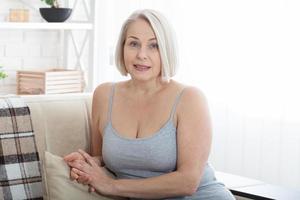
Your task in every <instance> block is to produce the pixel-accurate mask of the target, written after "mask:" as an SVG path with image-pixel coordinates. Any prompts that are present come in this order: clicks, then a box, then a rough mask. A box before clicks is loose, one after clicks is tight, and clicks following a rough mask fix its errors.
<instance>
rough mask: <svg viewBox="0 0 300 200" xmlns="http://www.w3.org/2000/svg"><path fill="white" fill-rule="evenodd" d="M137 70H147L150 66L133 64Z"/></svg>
mask: <svg viewBox="0 0 300 200" xmlns="http://www.w3.org/2000/svg"><path fill="white" fill-rule="evenodd" d="M133 66H134V68H135V69H136V70H137V71H147V70H148V69H150V68H151V67H150V66H148V65H133Z"/></svg>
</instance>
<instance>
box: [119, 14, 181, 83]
mask: <svg viewBox="0 0 300 200" xmlns="http://www.w3.org/2000/svg"><path fill="white" fill-rule="evenodd" d="M137 19H144V20H146V21H147V22H148V23H149V24H150V26H151V27H152V29H153V31H154V34H155V36H156V39H157V42H158V47H159V53H160V58H161V63H162V72H161V77H162V80H164V81H169V80H170V78H171V77H173V76H174V75H175V74H176V71H177V68H178V57H177V43H176V39H175V35H174V31H173V29H172V27H171V25H170V24H169V22H168V20H167V19H166V18H165V17H164V16H163V15H162V14H161V13H159V12H157V11H155V10H149V9H145V10H138V11H135V12H134V13H132V14H131V15H130V16H129V17H128V19H127V20H126V21H125V22H124V24H123V26H122V28H121V32H120V35H119V39H118V42H117V46H116V51H115V63H116V66H117V68H118V70H119V71H120V73H121V74H122V75H124V76H127V74H128V73H127V70H126V67H125V63H124V44H125V40H126V34H127V30H128V27H129V25H130V24H131V23H132V22H134V21H136V20H137Z"/></svg>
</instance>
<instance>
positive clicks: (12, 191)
mask: <svg viewBox="0 0 300 200" xmlns="http://www.w3.org/2000/svg"><path fill="white" fill-rule="evenodd" d="M0 199H13V200H14V199H43V193H42V177H41V169H40V162H39V156H38V152H37V148H36V143H35V137H34V134H33V129H32V122H31V117H30V110H29V108H28V106H26V105H25V103H24V102H23V101H22V99H21V98H19V97H11V98H0Z"/></svg>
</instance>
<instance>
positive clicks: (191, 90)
mask: <svg viewBox="0 0 300 200" xmlns="http://www.w3.org/2000/svg"><path fill="white" fill-rule="evenodd" d="M173 84H174V85H175V86H176V87H177V88H178V89H177V90H179V91H180V92H181V93H182V97H181V98H182V99H183V100H190V98H200V99H201V98H204V99H205V95H204V92H203V91H202V90H201V89H200V88H198V87H195V86H191V85H185V84H182V83H179V82H176V81H173Z"/></svg>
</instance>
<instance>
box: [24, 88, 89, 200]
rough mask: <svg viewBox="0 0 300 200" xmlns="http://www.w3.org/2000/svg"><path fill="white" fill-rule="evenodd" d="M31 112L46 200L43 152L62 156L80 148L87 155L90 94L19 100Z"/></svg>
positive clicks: (38, 96)
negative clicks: (22, 101) (23, 102)
mask: <svg viewBox="0 0 300 200" xmlns="http://www.w3.org/2000/svg"><path fill="white" fill-rule="evenodd" d="M22 98H23V99H24V101H25V103H26V104H27V105H28V106H29V108H30V111H31V119H32V125H33V129H34V133H35V137H36V143H37V148H38V151H39V155H40V159H41V163H42V177H43V185H44V199H48V195H47V191H48V189H47V186H46V181H45V179H46V176H45V158H44V152H45V151H49V152H51V153H53V154H55V155H59V156H64V155H66V154H68V153H70V152H73V151H76V150H77V149H79V148H81V149H84V150H86V151H89V140H90V122H91V118H90V114H91V104H92V94H64V95H47V96H44V95H34V96H22Z"/></svg>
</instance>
